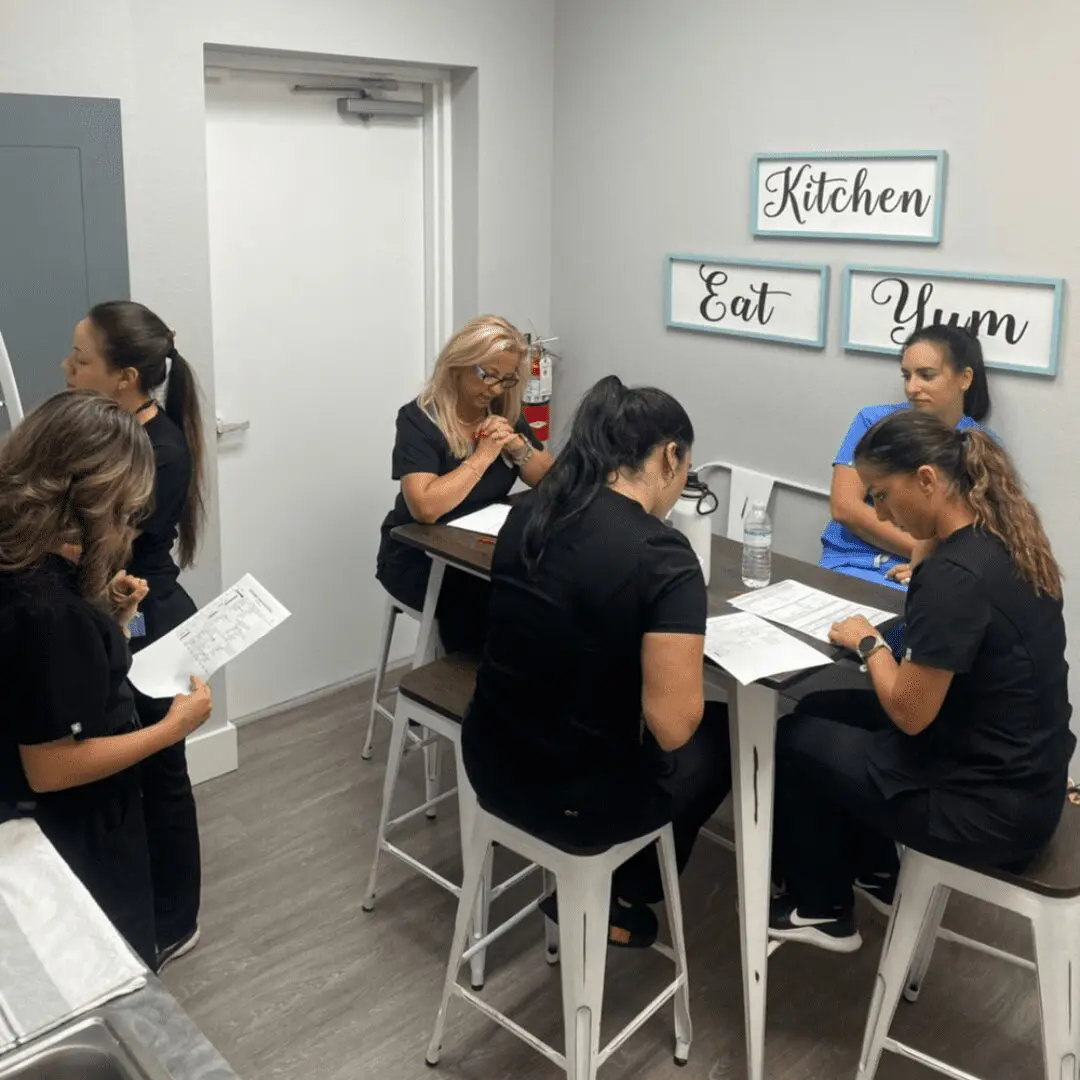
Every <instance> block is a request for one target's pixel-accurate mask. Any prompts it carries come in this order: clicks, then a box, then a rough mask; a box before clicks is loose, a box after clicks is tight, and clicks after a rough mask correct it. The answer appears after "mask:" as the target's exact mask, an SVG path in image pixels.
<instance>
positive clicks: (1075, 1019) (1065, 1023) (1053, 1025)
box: [1032, 901, 1080, 1080]
mask: <svg viewBox="0 0 1080 1080" xmlns="http://www.w3.org/2000/svg"><path fill="white" fill-rule="evenodd" d="M1032 931H1033V934H1034V938H1035V964H1036V968H1037V971H1038V976H1039V1005H1040V1007H1041V1011H1042V1029H1043V1030H1042V1035H1043V1054H1044V1057H1045V1061H1046V1077H1047V1080H1076V1078H1077V1076H1078V1075H1080V1067H1078V1062H1080V909H1078V908H1077V907H1076V901H1073V902H1071V903H1069V902H1064V903H1063V902H1060V901H1059V902H1057V903H1055V902H1054V901H1047V902H1045V903H1041V904H1040V911H1039V913H1038V914H1037V915H1036V916H1035V918H1034V919H1032Z"/></svg>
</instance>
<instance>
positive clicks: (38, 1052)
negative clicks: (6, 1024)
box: [0, 1017, 169, 1080]
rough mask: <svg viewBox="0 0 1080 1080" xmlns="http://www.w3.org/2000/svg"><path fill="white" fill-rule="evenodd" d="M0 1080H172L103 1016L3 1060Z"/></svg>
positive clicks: (77, 1024)
mask: <svg viewBox="0 0 1080 1080" xmlns="http://www.w3.org/2000/svg"><path fill="white" fill-rule="evenodd" d="M0 1080H169V1077H168V1073H166V1072H165V1070H164V1069H162V1067H161V1066H160V1065H159V1064H158V1063H157V1062H155V1061H152V1060H148V1059H147V1055H146V1054H145V1052H144V1051H143V1050H142V1049H141V1047H136V1046H135V1045H133V1044H132V1043H130V1042H125V1041H124V1040H123V1039H122V1038H121V1037H120V1036H119V1035H118V1034H117V1033H116V1031H114V1030H113V1028H112V1027H111V1026H110V1025H109V1024H108V1023H107V1022H106V1021H105V1020H103V1019H101V1018H100V1017H91V1018H90V1019H87V1020H80V1021H79V1022H78V1023H75V1024H71V1025H69V1026H68V1027H64V1028H60V1029H59V1030H58V1031H54V1032H53V1033H52V1034H51V1035H46V1036H44V1037H42V1038H40V1039H37V1040H35V1041H34V1042H32V1043H30V1044H29V1045H28V1046H25V1047H23V1048H22V1049H21V1050H19V1051H17V1052H16V1053H12V1054H8V1055H5V1056H4V1057H0Z"/></svg>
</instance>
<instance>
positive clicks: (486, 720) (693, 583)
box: [462, 488, 708, 827]
mask: <svg viewBox="0 0 1080 1080" xmlns="http://www.w3.org/2000/svg"><path fill="white" fill-rule="evenodd" d="M536 499H537V496H536V495H535V494H530V495H528V496H526V497H525V499H524V500H522V503H521V504H520V505H519V506H516V507H515V508H514V509H513V510H512V511H511V512H510V515H509V517H508V519H507V521H506V524H505V525H504V526H503V528H502V531H501V532H500V533H499V539H498V541H497V543H496V546H495V552H494V555H493V559H492V598H491V606H490V610H489V615H488V635H487V644H486V646H485V649H484V655H483V660H482V663H481V666H480V670H479V673H478V676H477V684H476V695H475V698H474V700H473V703H472V706H471V708H470V710H469V711H468V713H467V715H466V716H465V718H464V727H463V732H462V740H463V750H464V756H465V764H466V768H467V770H468V773H469V778H470V780H471V781H472V783H473V786H474V787H475V788H476V790H477V792H478V793H479V794H480V796H481V798H485V797H487V798H490V799H491V800H492V801H493V802H497V803H498V805H499V807H500V808H501V810H502V811H503V812H504V813H507V814H510V815H511V816H513V817H514V818H515V819H516V820H518V821H520V822H522V823H523V824H525V825H526V826H529V825H532V824H533V823H534V822H535V826H536V827H542V826H543V824H544V821H545V819H546V818H547V817H548V815H550V813H551V812H552V810H555V811H556V812H557V813H560V814H562V813H565V812H566V808H567V807H569V808H571V809H573V810H575V811H576V812H577V813H580V814H593V813H600V814H605V813H607V812H609V811H613V810H614V808H615V807H617V806H619V805H625V804H626V801H627V800H630V801H631V802H634V803H635V804H637V803H640V801H641V798H642V797H643V795H644V794H645V792H646V791H647V790H648V789H651V787H652V786H653V783H652V781H653V777H654V774H655V770H656V765H657V755H658V753H659V751H658V748H657V747H656V744H655V742H654V741H653V740H652V737H651V736H650V735H649V734H648V733H647V732H645V729H644V721H643V719H642V711H641V687H642V672H641V642H642V638H643V637H644V635H645V634H648V633H669V634H700V635H704V633H705V618H706V613H707V607H708V598H707V593H706V589H705V579H704V577H703V576H702V573H701V564H700V563H699V562H698V559H697V556H696V555H695V554H694V552H693V549H692V548H691V547H690V544H689V542H688V541H687V540H686V538H685V537H684V536H683V535H682V534H681V533H679V532H677V531H676V530H675V529H672V528H669V527H668V526H666V525H665V524H664V523H663V522H662V521H660V520H658V519H657V518H655V517H653V516H652V515H651V514H649V513H647V512H646V511H645V509H644V508H643V507H642V506H641V505H640V504H639V503H637V502H635V501H634V500H632V499H629V498H627V497H625V496H623V495H619V494H617V493H615V492H613V491H611V490H609V489H606V488H605V489H603V490H602V491H601V492H600V494H599V495H598V496H597V498H596V499H595V501H594V502H593V503H592V504H591V505H590V506H589V507H588V508H587V509H586V510H585V511H584V513H583V514H582V515H581V516H580V517H579V518H577V519H576V520H574V521H573V522H572V523H571V524H569V525H567V526H566V527H564V528H563V529H562V530H560V531H558V532H556V533H555V534H554V535H553V536H552V537H551V538H550V540H549V542H548V545H547V549H546V551H545V553H544V555H543V558H542V559H541V560H540V564H539V568H538V572H537V574H536V576H535V577H530V575H529V572H528V570H527V568H526V566H525V563H524V561H523V559H522V555H521V538H522V533H523V532H524V529H525V526H526V524H527V523H528V521H529V519H530V517H531V516H532V513H533V508H534V506H535V503H536Z"/></svg>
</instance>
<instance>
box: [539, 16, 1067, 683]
mask: <svg viewBox="0 0 1080 1080" xmlns="http://www.w3.org/2000/svg"><path fill="white" fill-rule="evenodd" d="M1037 8H1038V11H1037V17H1036V11H1035V9H1034V8H1032V7H1030V6H1028V7H1023V6H1020V5H1015V4H1007V3H987V2H986V0H947V2H943V0H906V2H905V3H903V4H897V3H895V2H894V0H816V2H815V3H806V2H805V0H772V2H771V3H769V4H762V3H760V2H759V0H667V2H665V3H663V4H660V3H656V2H654V0H559V2H558V4H557V8H556V72H555V75H556V78H555V176H554V183H553V222H554V230H555V231H554V238H553V256H552V283H553V295H552V314H553V331H554V332H555V333H557V334H559V336H560V341H559V345H560V352H561V353H563V354H564V356H565V357H566V360H565V362H564V363H563V365H562V367H561V368H560V373H559V380H560V381H559V383H558V386H557V394H556V401H555V414H556V420H557V422H563V423H564V422H565V420H566V417H567V413H568V411H569V409H570V408H572V405H573V402H574V401H575V400H576V399H577V397H578V395H579V394H580V393H581V391H582V390H584V389H585V388H586V387H587V386H588V385H590V384H591V383H592V382H593V381H595V379H597V378H598V377H599V376H601V375H603V374H605V373H607V372H609V371H615V372H617V373H619V374H620V375H623V376H625V377H626V378H628V379H630V380H636V381H650V382H656V383H659V384H660V385H662V386H664V387H665V388H667V389H669V390H671V391H672V392H673V393H675V394H676V395H677V396H678V397H680V398H681V399H682V400H683V402H684V403H685V404H686V405H687V407H688V408H689V410H690V412H691V414H692V418H693V420H694V424H695V428H696V430H697V433H698V441H699V445H698V447H696V448H695V457H696V458H698V459H700V460H705V459H707V458H725V459H727V460H731V461H735V462H738V463H740V464H744V465H747V466H750V467H752V468H756V469H760V470H762V471H766V472H773V473H775V474H778V475H785V476H789V477H791V478H793V479H797V480H802V481H805V482H809V483H814V484H819V485H827V483H828V481H829V471H830V470H829V464H830V462H831V460H832V455H833V453H834V452H835V450H836V447H837V446H838V445H839V443H840V439H841V437H842V435H843V433H844V431H845V429H846V427H847V425H848V423H849V422H850V420H851V417H852V416H853V415H854V413H855V412H856V410H857V409H859V408H860V407H861V406H863V405H866V404H870V403H874V402H880V401H890V400H898V399H899V397H900V383H899V379H898V377H897V373H896V367H895V365H894V364H893V363H892V362H890V361H889V360H888V359H886V358H868V357H857V356H854V355H845V354H844V353H842V352H841V351H840V349H839V348H838V345H837V342H838V339H839V274H838V270H839V268H840V267H841V266H842V265H843V264H844V263H845V262H875V261H876V262H878V263H882V264H885V265H900V266H903V265H907V266H913V267H940V268H942V269H956V270H976V271H978V270H981V271H989V272H999V273H1015V274H1035V275H1046V276H1055V277H1056V276H1060V277H1064V278H1065V279H1066V280H1067V281H1071V282H1072V283H1073V286H1074V288H1077V289H1080V204H1078V203H1077V202H1076V195H1075V188H1076V178H1077V177H1078V176H1080V142H1077V140H1075V139H1072V138H1070V137H1069V135H1068V131H1067V126H1066V127H1062V124H1063V123H1065V118H1066V116H1067V113H1068V109H1069V103H1071V102H1076V101H1078V100H1080V65H1077V63H1076V58H1075V50H1074V43H1075V41H1076V39H1077V37H1078V36H1080V8H1078V7H1077V5H1076V4H1075V0H1041V2H1040V3H1039V4H1038V5H1037ZM845 148H849V149H857V150H869V149H915V148H919V149H921V148H928V149H938V148H944V149H945V150H947V151H948V152H949V176H948V190H947V197H946V203H945V225H944V241H943V243H942V244H941V246H940V248H936V249H925V248H923V247H920V246H910V245H909V246H905V245H895V244H861V243H846V244H844V243H833V244H828V243H820V242H815V241H804V242H801V243H799V242H795V241H763V240H758V241H754V240H753V239H752V238H751V235H750V226H749V175H750V157H751V154H753V153H754V152H755V151H758V150H787V151H793V150H815V149H817V150H835V149H845ZM681 251H690V252H695V253H702V254H710V255H729V256H744V257H751V258H764V259H773V258H775V259H793V260H804V261H809V262H825V263H829V264H830V265H831V266H832V267H833V268H834V274H833V287H832V303H831V305H830V319H829V337H828V340H829V344H828V347H827V348H826V349H825V351H824V353H823V354H822V353H819V352H814V351H811V350H802V349H794V348H785V347H781V346H776V345H769V344H763V343H753V342H751V343H741V342H739V341H737V340H736V339H727V338H724V337H721V336H716V335H704V334H687V333H677V332H674V331H666V330H665V329H664V327H663V316H662V289H661V285H662V279H661V273H662V260H663V256H664V255H665V253H669V252H681ZM1071 303H1072V301H1071V299H1068V298H1067V300H1066V319H1065V334H1064V337H1063V347H1062V359H1061V374H1060V375H1059V376H1058V377H1057V378H1056V379H1055V380H1053V381H1051V380H1046V379H1038V378H1031V377H1027V378H1024V377H1020V376H1012V375H1007V374H1003V373H1000V372H997V373H993V374H992V375H991V390H992V394H993V396H994V405H995V410H994V417H993V420H992V423H993V425H994V427H995V428H996V429H997V430H999V431H1000V433H1001V434H1002V435H1003V436H1004V438H1005V439H1006V441H1007V443H1008V445H1009V448H1010V449H1011V450H1012V451H1013V453H1014V454H1015V457H1016V459H1017V462H1018V464H1019V467H1020V469H1021V471H1022V472H1023V474H1024V476H1025V478H1026V479H1027V481H1028V483H1029V486H1030V489H1031V493H1032V495H1033V497H1034V499H1035V501H1036V503H1037V504H1038V505H1039V507H1040V509H1041V511H1042V513H1043V515H1044V518H1045V520H1046V525H1047V528H1048V531H1049V532H1050V536H1051V539H1052V540H1053V542H1054V544H1055V547H1056V550H1057V554H1058V556H1059V558H1060V559H1061V561H1062V562H1063V564H1064V566H1065V570H1066V573H1067V574H1068V575H1069V579H1070V581H1069V582H1067V585H1066V588H1067V592H1068V593H1070V594H1071V593H1072V592H1073V590H1076V589H1080V517H1078V515H1077V513H1076V506H1077V503H1078V502H1080V478H1078V474H1077V470H1076V468H1075V464H1076V461H1077V457H1078V447H1080V443H1078V440H1077V437H1076V435H1075V425H1076V417H1077V415H1078V412H1080V368H1077V366H1076V365H1077V364H1080V357H1077V356H1076V355H1075V351H1074V350H1073V349H1070V347H1069V344H1070V339H1069V325H1070V323H1071V321H1072V320H1071V319H1070V318H1069V314H1068V309H1069V307H1070V306H1071ZM1078 612H1080V601H1077V600H1075V599H1074V601H1073V604H1072V609H1071V615H1072V617H1071V619H1070V623H1071V626H1072V629H1073V634H1072V638H1073V641H1074V642H1080V621H1078V620H1080V615H1078V614H1077V613H1078ZM1072 656H1073V666H1074V668H1078V667H1080V652H1078V651H1077V646H1075V645H1074V648H1073V650H1072ZM1073 697H1074V699H1075V700H1080V679H1077V680H1075V681H1074V684H1073Z"/></svg>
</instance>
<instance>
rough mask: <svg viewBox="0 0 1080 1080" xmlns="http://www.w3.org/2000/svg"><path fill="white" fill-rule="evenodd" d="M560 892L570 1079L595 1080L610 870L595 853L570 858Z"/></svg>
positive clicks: (558, 870)
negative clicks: (601, 866)
mask: <svg viewBox="0 0 1080 1080" xmlns="http://www.w3.org/2000/svg"><path fill="white" fill-rule="evenodd" d="M555 878H556V886H557V888H558V894H559V901H558V902H559V937H560V939H561V947H562V952H563V954H564V956H572V957H573V958H574V962H573V963H563V964H560V965H559V966H560V970H561V972H562V997H563V1028H564V1032H565V1038H566V1076H567V1080H596V1070H597V1058H598V1057H599V1054H600V1018H601V1016H602V1014H603V1005H604V971H605V968H606V966H607V950H608V921H609V917H610V912H611V875H610V873H607V872H598V867H597V865H596V861H595V860H593V859H576V860H570V859H568V860H567V861H566V862H565V863H563V864H562V865H561V866H556V867H555Z"/></svg>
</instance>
